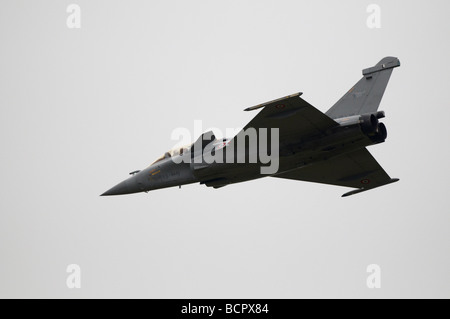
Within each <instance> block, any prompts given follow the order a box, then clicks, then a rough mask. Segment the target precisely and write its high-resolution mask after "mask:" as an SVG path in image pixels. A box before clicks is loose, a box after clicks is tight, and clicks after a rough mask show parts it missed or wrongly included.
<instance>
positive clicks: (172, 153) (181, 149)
mask: <svg viewBox="0 0 450 319" xmlns="http://www.w3.org/2000/svg"><path fill="white" fill-rule="evenodd" d="M191 145H192V144H190V145H185V146H181V147H175V148H172V149H171V150H169V151H167V152H165V153H164V154H163V155H161V156H160V157H158V158H157V159H156V161H154V162H153V163H152V164H151V165H153V164H155V163H157V162H159V161H162V160H163V159H166V158H170V157H172V156H177V155H183V154H184V153H185V152H187V151H189V149H190V148H191Z"/></svg>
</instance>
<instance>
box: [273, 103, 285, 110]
mask: <svg viewBox="0 0 450 319" xmlns="http://www.w3.org/2000/svg"><path fill="white" fill-rule="evenodd" d="M275 107H276V108H277V109H279V110H281V109H284V108H285V107H286V105H284V104H278V105H277V106H275Z"/></svg>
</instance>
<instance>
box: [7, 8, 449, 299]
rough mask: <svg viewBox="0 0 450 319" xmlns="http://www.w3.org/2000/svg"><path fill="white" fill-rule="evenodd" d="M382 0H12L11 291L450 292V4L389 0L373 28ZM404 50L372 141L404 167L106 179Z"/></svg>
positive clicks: (336, 92) (316, 96)
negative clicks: (73, 10) (365, 179)
mask: <svg viewBox="0 0 450 319" xmlns="http://www.w3.org/2000/svg"><path fill="white" fill-rule="evenodd" d="M71 3H76V4H78V5H79V7H80V8H81V28H79V29H77V28H75V29H71V28H68V26H67V21H66V20H67V18H68V16H69V13H67V12H66V9H67V7H68V5H69V4H71ZM371 3H372V1H361V0H353V1H350V0H348V1H331V0H330V1H261V0H258V1H117V0H114V1H112V0H108V1H92V0H91V1H81V0H79V1H61V0H58V1H57V0H53V1H48V0H46V1H31V0H28V1H18V0H3V1H2V2H1V4H0V108H1V116H0V146H1V150H0V154H1V157H0V158H1V159H0V163H1V165H0V176H1V182H0V196H1V197H0V198H1V200H0V297H44V298H45V297H64V298H72V297H73V298H79V297H147V298H301V297H344V298H347V297H362V298H381V297H388V298H389V297H441V298H442V297H446V298H449V297H450V271H449V268H450V256H449V248H450V232H449V230H448V227H449V222H450V217H449V209H448V196H449V188H448V179H449V178H450V169H449V161H450V152H449V151H450V143H449V129H448V127H449V124H448V122H449V121H450V106H449V102H448V100H449V96H448V95H449V94H448V93H449V88H450V77H449V74H450V64H449V62H448V59H449V57H450V47H449V41H448V36H449V34H450V27H449V26H450V24H449V22H448V12H449V10H450V4H449V2H448V1H444V0H442V1H437V0H433V1H384V0H383V1H381V0H377V1H376V2H375V3H377V4H378V5H379V6H380V8H381V28H379V29H371V28H368V26H367V23H366V22H367V18H368V17H369V15H370V13H367V11H366V9H367V7H368V5H369V4H371ZM385 56H396V57H398V58H399V59H400V61H401V63H402V66H401V67H400V68H397V69H395V70H394V72H393V75H392V77H391V80H390V83H389V86H388V88H387V91H386V94H385V96H384V99H383V101H382V103H381V106H380V110H384V111H386V115H387V117H386V118H385V119H384V120H383V122H384V123H385V124H386V126H387V129H388V134H389V135H388V139H387V140H386V143H384V144H380V145H377V146H373V147H371V148H370V151H371V152H372V154H373V155H374V157H375V158H376V159H377V160H378V161H379V162H380V164H381V165H382V166H383V167H384V169H385V170H386V171H387V172H388V174H390V176H391V177H396V178H400V179H401V181H400V182H399V183H396V184H392V185H388V186H385V187H382V188H379V189H376V190H373V191H370V192H365V193H362V194H359V195H356V196H353V197H349V198H341V197H340V196H341V195H342V194H343V193H345V192H347V191H349V190H350V189H347V188H341V187H336V186H327V185H320V184H311V183H302V182H296V181H290V180H282V179H276V178H264V179H261V180H256V181H252V182H247V183H242V184H237V185H231V186H227V187H224V188H221V189H219V190H214V189H210V188H207V187H205V186H201V185H197V184H194V185H189V186H186V187H183V188H182V189H181V190H180V189H178V188H171V189H164V190H158V191H155V192H150V193H148V194H144V193H142V194H135V195H129V196H120V197H99V194H101V193H103V192H104V191H106V190H107V189H109V188H110V187H112V186H114V185H115V184H117V183H118V182H120V181H122V180H123V179H125V178H127V176H128V173H129V172H131V171H134V170H137V169H142V168H144V167H146V166H148V165H149V164H150V163H151V162H153V161H154V160H155V159H156V158H157V157H159V156H160V155H161V154H163V153H164V152H165V151H167V150H168V149H170V148H171V147H172V146H173V145H174V144H175V143H176V141H172V140H171V133H172V131H173V130H174V129H175V128H177V127H186V128H189V129H190V130H193V129H194V121H195V120H202V121H203V125H204V129H205V130H206V129H207V128H208V127H211V126H212V127H218V128H220V129H221V130H223V131H225V129H226V128H235V127H242V126H244V125H245V124H246V123H247V122H248V121H249V120H250V119H251V118H252V117H253V116H255V115H256V112H243V109H245V108H246V107H249V106H253V105H256V104H259V103H262V102H266V101H269V100H272V99H276V98H279V97H282V96H286V95H288V94H292V93H295V92H299V91H301V92H304V95H303V98H304V99H305V100H306V101H308V102H309V103H311V104H312V105H314V106H315V107H316V108H318V109H319V110H321V111H326V110H327V109H328V108H329V107H331V106H332V105H333V104H334V103H335V101H337V100H338V99H339V98H340V97H341V96H342V95H343V94H344V93H345V92H346V91H347V90H348V89H350V88H351V87H352V85H353V84H354V83H356V82H357V81H358V80H359V79H360V78H361V70H362V69H363V68H367V67H371V66H373V65H375V64H376V63H377V62H378V61H379V60H380V59H381V58H383V57H385ZM70 264H77V265H79V266H80V267H81V289H69V288H68V287H67V286H66V278H67V276H68V273H67V272H66V268H67V266H68V265H70ZM370 264H377V265H379V266H380V267H381V278H382V279H381V282H382V286H381V289H369V288H368V287H367V285H366V278H367V276H368V275H369V274H368V273H367V272H366V269H367V266H368V265H370Z"/></svg>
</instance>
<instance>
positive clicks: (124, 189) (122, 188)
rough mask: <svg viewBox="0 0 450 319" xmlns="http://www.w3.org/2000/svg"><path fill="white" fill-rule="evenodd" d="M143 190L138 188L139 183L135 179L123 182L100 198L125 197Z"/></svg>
mask: <svg viewBox="0 0 450 319" xmlns="http://www.w3.org/2000/svg"><path fill="white" fill-rule="evenodd" d="M140 191H141V190H140V189H139V188H138V185H137V182H136V180H135V178H134V176H133V177H131V178H129V179H126V180H124V181H123V182H120V183H119V184H117V185H116V186H114V187H113V188H111V189H109V190H107V191H106V192H104V193H103V194H101V195H100V196H113V195H125V194H131V193H137V192H140Z"/></svg>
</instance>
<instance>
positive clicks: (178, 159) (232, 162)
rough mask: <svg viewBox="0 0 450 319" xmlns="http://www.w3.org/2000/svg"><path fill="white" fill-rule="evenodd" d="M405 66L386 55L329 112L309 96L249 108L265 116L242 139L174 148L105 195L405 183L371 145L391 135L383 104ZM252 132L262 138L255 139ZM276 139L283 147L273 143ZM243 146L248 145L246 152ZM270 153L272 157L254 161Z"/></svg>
mask: <svg viewBox="0 0 450 319" xmlns="http://www.w3.org/2000/svg"><path fill="white" fill-rule="evenodd" d="M398 66H400V61H399V60H398V59H397V58H395V57H386V58H384V59H382V60H381V61H380V62H379V63H378V64H376V65H375V66H374V67H371V68H368V69H364V70H363V72H362V73H363V77H362V79H360V80H359V81H358V82H357V83H356V84H355V85H354V86H353V87H352V88H351V89H350V90H349V91H348V92H347V93H346V94H345V95H344V96H343V97H342V98H341V99H340V100H339V101H338V102H336V104H334V105H333V106H332V107H331V108H330V109H329V110H328V111H327V112H326V113H322V112H321V111H319V110H318V109H316V108H315V107H313V106H312V105H310V104H309V103H308V102H306V101H305V100H303V99H302V98H301V95H302V93H296V94H292V95H289V96H287V97H284V98H280V99H277V100H274V101H270V102H267V103H263V104H259V105H257V106H253V107H249V108H247V109H245V111H255V110H260V112H259V113H258V114H257V115H256V116H255V117H254V118H253V119H252V120H251V121H250V122H249V123H248V124H247V125H246V126H245V127H244V128H243V129H242V130H241V131H240V132H239V133H238V134H237V135H236V136H235V137H233V138H229V139H217V138H216V137H215V136H214V134H213V132H206V133H204V134H202V136H200V137H199V138H198V140H197V141H196V142H195V143H192V144H191V145H189V146H187V147H180V148H177V149H172V150H170V151H168V152H166V153H165V154H164V155H163V156H161V157H160V158H158V159H157V160H156V161H155V162H153V163H152V164H151V165H150V166H149V167H147V168H145V169H143V170H140V171H139V170H138V171H133V172H131V173H130V174H131V176H130V177H129V178H128V179H126V180H124V181H123V182H121V183H119V184H118V185H116V186H114V187H113V188H111V189H109V190H108V191H106V192H105V193H103V194H102V195H101V196H109V195H123V194H131V193H139V192H149V191H152V190H156V189H161V188H167V187H173V186H179V187H181V186H182V185H186V184H191V183H200V184H204V185H206V186H208V187H213V188H221V187H224V186H227V185H230V184H234V183H240V182H245V181H249V180H254V179H258V178H262V177H268V176H269V177H274V178H283V179H290V180H296V181H306V182H315V183H323V184H331V185H338V186H344V187H350V188H353V190H352V191H349V192H347V193H345V194H344V195H342V196H343V197H346V196H350V195H354V194H358V193H361V192H364V191H368V190H372V189H374V188H378V187H380V186H383V185H387V184H391V183H394V182H397V181H398V179H393V178H391V177H389V175H388V174H387V173H386V172H385V171H384V169H383V168H382V167H381V166H380V165H379V164H378V162H377V161H376V160H375V159H374V158H373V156H372V155H371V154H370V153H369V151H368V150H367V147H368V146H371V145H375V144H379V143H383V142H384V141H385V140H386V137H387V130H386V127H385V125H384V124H383V123H381V122H380V119H382V118H384V117H385V113H384V112H382V111H378V107H379V105H380V102H381V99H382V97H383V94H384V92H385V89H386V86H387V84H388V82H389V79H390V77H391V74H392V71H393V69H394V68H396V67H398ZM251 130H253V132H256V133H253V134H249V133H248V132H249V131H251ZM251 136H253V139H254V138H255V137H256V139H257V140H258V141H259V142H257V143H256V146H255V145H253V146H252V145H250V144H251V143H250V142H251V141H250V140H252V139H251V138H249V137H251ZM270 137H272V141H273V138H277V140H275V141H276V142H278V143H275V144H273V143H269V142H268V139H269V138H270ZM246 139H247V140H249V141H250V142H249V143H248V144H245V141H246ZM239 141H244V146H243V147H240V146H239V145H242V143H240V144H239ZM253 144H255V143H254V142H253ZM269 144H270V145H269ZM274 145H276V146H275V147H274ZM262 149H265V152H266V153H265V155H266V156H265V157H262V156H260V157H257V156H253V155H255V152H256V153H258V152H259V153H260V151H261V150H262ZM269 153H270V155H271V156H273V155H276V158H274V157H272V159H273V160H274V162H275V160H276V162H277V165H275V167H274V168H275V169H274V170H269V169H267V168H268V166H267V164H268V162H267V155H268V154H269ZM211 159H215V160H211ZM263 168H266V171H263Z"/></svg>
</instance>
